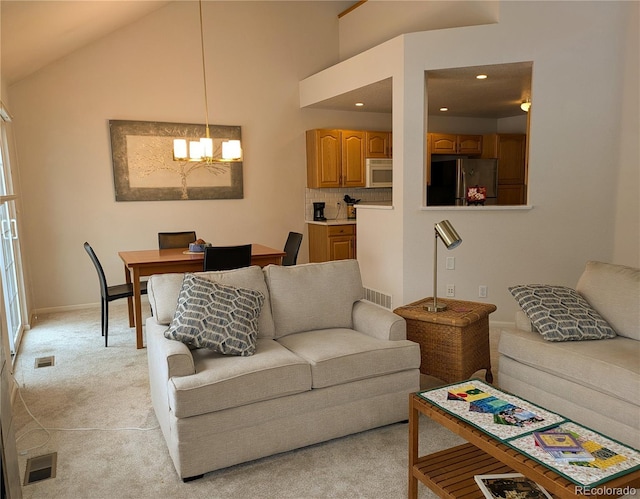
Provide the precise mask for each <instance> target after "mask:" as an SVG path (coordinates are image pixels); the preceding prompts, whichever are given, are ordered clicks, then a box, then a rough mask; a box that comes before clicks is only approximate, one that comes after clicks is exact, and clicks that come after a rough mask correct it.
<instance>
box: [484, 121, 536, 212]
mask: <svg viewBox="0 0 640 499" xmlns="http://www.w3.org/2000/svg"><path fill="white" fill-rule="evenodd" d="M526 142H527V137H526V135H525V134H520V133H506V134H505V133H498V134H491V135H485V136H484V137H483V149H482V157H483V158H495V159H497V160H498V204H502V205H520V204H525V202H526V199H525V197H526V183H527V174H526V171H527V168H526V165H527V161H526Z"/></svg>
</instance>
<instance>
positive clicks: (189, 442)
mask: <svg viewBox="0 0 640 499" xmlns="http://www.w3.org/2000/svg"><path fill="white" fill-rule="evenodd" d="M197 275H198V276H201V277H204V278H206V279H209V280H212V281H215V282H218V283H220V284H223V285H227V286H234V287H238V288H245V289H253V290H257V291H260V292H261V293H262V294H264V295H265V302H264V305H263V306H262V310H261V313H260V316H259V323H258V338H257V343H256V350H255V353H254V354H253V355H250V356H230V355H222V354H220V353H216V352H214V351H212V350H210V349H207V348H200V349H190V348H189V347H188V346H187V345H186V344H184V343H182V342H179V341H175V340H172V339H167V338H165V335H164V333H165V331H166V330H167V329H168V325H169V324H170V322H171V321H172V319H173V316H174V312H175V310H176V303H177V300H178V295H179V293H180V290H181V286H182V281H183V274H163V275H154V276H152V277H151V278H150V280H149V285H148V292H149V300H150V302H151V307H152V310H153V317H150V318H149V319H147V322H146V336H147V352H148V362H149V381H150V385H151V398H152V402H153V407H154V410H155V413H156V416H157V418H158V421H159V422H160V427H161V428H162V432H163V434H164V437H165V439H166V442H167V446H168V449H169V454H170V455H171V458H172V459H173V462H174V464H175V468H176V470H177V472H178V475H179V476H180V477H181V478H182V479H183V480H185V481H186V480H188V479H192V478H197V477H199V476H201V475H202V474H204V473H207V472H210V471H214V470H217V469H220V468H224V467H227V466H231V465H234V464H238V463H242V462H245V461H249V460H253V459H257V458H260V457H264V456H268V455H272V454H275V453H278V452H283V451H288V450H291V449H295V448H298V447H302V446H306V445H310V444H314V443H318V442H322V441H325V440H328V439H332V438H336V437H341V436H344V435H348V434H351V433H355V432H360V431H363V430H367V429H371V428H375V427H378V426H382V425H387V424H390V423H394V422H398V421H403V420H406V419H407V418H408V394H409V393H411V392H415V391H418V390H419V389H420V374H419V366H420V349H419V346H418V345H417V344H416V343H413V342H411V341H408V340H406V324H405V321H404V319H402V318H401V317H400V316H398V315H396V314H394V313H392V312H390V311H388V310H385V309H382V308H380V307H377V306H375V305H372V304H370V303H368V302H365V301H362V297H363V288H362V282H361V278H360V270H359V267H358V263H357V261H355V260H343V261H336V262H328V263H320V264H306V265H297V266H291V267H280V266H275V265H271V266H268V267H266V268H265V269H264V270H263V269H260V268H259V267H248V268H244V269H238V270H231V271H224V272H203V273H198V274H197Z"/></svg>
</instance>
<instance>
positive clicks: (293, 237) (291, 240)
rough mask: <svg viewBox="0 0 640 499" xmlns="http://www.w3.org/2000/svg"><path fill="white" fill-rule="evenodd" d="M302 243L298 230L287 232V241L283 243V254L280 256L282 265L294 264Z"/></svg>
mask: <svg viewBox="0 0 640 499" xmlns="http://www.w3.org/2000/svg"><path fill="white" fill-rule="evenodd" d="M300 244H302V234H300V233H299V232H289V235H288V236H287V242H286V243H285V245H284V252H285V253H286V255H285V256H283V257H282V265H285V266H288V265H295V264H296V261H297V260H298V251H300Z"/></svg>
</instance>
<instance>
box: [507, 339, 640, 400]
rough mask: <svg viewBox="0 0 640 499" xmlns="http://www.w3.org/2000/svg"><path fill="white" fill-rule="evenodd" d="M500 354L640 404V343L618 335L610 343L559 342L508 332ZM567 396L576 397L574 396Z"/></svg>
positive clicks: (569, 395)
mask: <svg viewBox="0 0 640 499" xmlns="http://www.w3.org/2000/svg"><path fill="white" fill-rule="evenodd" d="M498 351H499V353H500V355H501V356H502V355H504V356H506V357H509V358H511V359H514V360H515V361H517V362H520V363H522V364H526V365H528V366H532V367H534V368H536V369H539V370H541V371H545V372H548V373H551V374H553V375H555V376H558V377H560V378H564V379H567V380H570V381H573V382H575V383H577V384H579V385H582V386H586V387H588V388H590V389H592V390H596V391H598V392H602V393H606V394H609V395H611V396H613V397H617V398H619V399H621V400H625V401H627V402H629V403H632V404H635V405H640V401H639V399H638V397H637V394H638V387H639V386H640V362H638V359H639V358H640V342H638V341H635V340H632V339H629V338H624V337H621V336H617V337H615V338H612V339H609V340H598V341H580V342H571V343H559V342H548V341H545V340H544V339H543V338H542V337H541V336H540V335H538V334H536V333H532V332H526V331H520V330H510V329H504V330H502V331H501V332H500V342H499V345H498ZM501 362H502V361H501ZM566 396H567V397H568V398H571V397H573V395H572V394H570V393H568V394H566Z"/></svg>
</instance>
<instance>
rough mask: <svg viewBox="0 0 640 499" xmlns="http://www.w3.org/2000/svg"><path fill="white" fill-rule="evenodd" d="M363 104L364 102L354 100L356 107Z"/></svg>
mask: <svg viewBox="0 0 640 499" xmlns="http://www.w3.org/2000/svg"><path fill="white" fill-rule="evenodd" d="M362 106H364V102H356V107H362Z"/></svg>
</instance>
